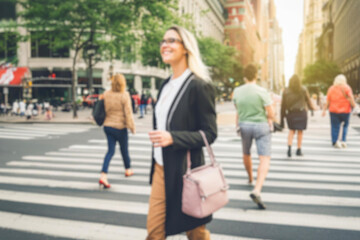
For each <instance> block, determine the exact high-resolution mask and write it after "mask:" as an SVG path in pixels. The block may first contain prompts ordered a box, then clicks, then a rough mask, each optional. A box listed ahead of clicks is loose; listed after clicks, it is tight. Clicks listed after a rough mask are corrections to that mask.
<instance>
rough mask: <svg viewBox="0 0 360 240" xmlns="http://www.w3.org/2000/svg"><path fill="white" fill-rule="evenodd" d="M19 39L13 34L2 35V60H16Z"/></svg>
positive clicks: (0, 35) (0, 44)
mask: <svg viewBox="0 0 360 240" xmlns="http://www.w3.org/2000/svg"><path fill="white" fill-rule="evenodd" d="M16 49H17V39H16V34H15V33H12V32H2V33H0V59H7V60H11V59H12V58H16V55H17V54H16Z"/></svg>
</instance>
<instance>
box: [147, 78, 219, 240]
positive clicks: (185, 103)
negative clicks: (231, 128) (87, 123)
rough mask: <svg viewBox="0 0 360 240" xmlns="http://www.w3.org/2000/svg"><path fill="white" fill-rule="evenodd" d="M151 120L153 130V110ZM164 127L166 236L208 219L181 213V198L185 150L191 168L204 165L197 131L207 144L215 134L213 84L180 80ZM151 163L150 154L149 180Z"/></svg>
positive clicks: (204, 222)
mask: <svg viewBox="0 0 360 240" xmlns="http://www.w3.org/2000/svg"><path fill="white" fill-rule="evenodd" d="M168 81H169V79H167V80H165V81H164V83H163V84H162V86H161V88H160V90H159V94H158V97H157V99H159V97H160V95H161V92H162V89H163V87H164V86H165V84H167V83H168ZM154 112H155V111H154ZM153 120H154V121H153V128H154V129H156V116H155V113H154V114H153ZM166 130H167V131H169V132H170V134H171V136H172V138H173V144H172V145H171V146H168V147H165V148H163V162H164V175H165V190H166V191H165V192H166V221H165V234H166V236H168V235H174V234H178V233H181V232H184V231H189V230H191V229H194V228H196V227H198V226H200V225H203V224H206V223H208V222H210V221H211V219H212V216H211V215H210V216H208V217H206V218H203V219H197V218H193V217H190V216H187V215H185V214H184V213H182V211H181V198H182V187H183V179H182V176H183V175H184V173H185V171H186V152H187V150H191V160H192V165H191V166H192V168H194V167H197V166H200V165H203V164H204V155H203V152H202V147H203V146H205V143H204V142H203V139H202V137H201V135H200V133H199V132H198V131H199V130H203V131H204V133H205V135H206V137H207V140H208V142H209V144H211V143H212V142H214V141H215V139H216V137H217V126H216V111H215V89H214V87H213V86H212V85H211V84H209V83H206V82H205V81H203V80H201V79H199V78H197V77H196V76H195V75H194V74H191V75H190V76H189V77H188V78H187V79H186V80H185V81H184V83H183V85H182V86H181V88H180V90H179V92H178V94H177V96H176V97H175V99H174V101H173V103H172V105H171V107H170V110H169V114H168V117H167V123H166ZM154 164H155V159H154V158H153V157H152V166H151V173H150V183H151V181H152V176H153V173H154Z"/></svg>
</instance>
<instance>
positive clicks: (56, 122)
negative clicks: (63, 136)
mask: <svg viewBox="0 0 360 240" xmlns="http://www.w3.org/2000/svg"><path fill="white" fill-rule="evenodd" d="M0 123H7V124H32V123H44V124H91V125H94V126H97V125H96V124H95V123H94V122H90V121H74V122H71V121H1V120H0Z"/></svg>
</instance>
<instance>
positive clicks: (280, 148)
mask: <svg viewBox="0 0 360 240" xmlns="http://www.w3.org/2000/svg"><path fill="white" fill-rule="evenodd" d="M212 147H213V148H214V149H216V148H221V149H224V148H231V149H233V150H237V149H238V150H240V149H241V144H239V145H238V146H233V145H229V144H221V145H219V144H216V143H215V144H213V145H212ZM131 148H133V149H134V150H140V151H143V150H145V151H146V150H147V151H150V150H151V146H150V145H149V146H147V147H133V146H130V149H131ZM271 148H272V149H273V150H284V149H286V148H285V147H283V146H276V145H275V146H274V145H272V147H271ZM70 149H98V150H105V149H107V146H105V145H104V146H99V145H80V144H79V145H72V146H70ZM306 149H307V150H316V151H326V152H329V153H331V152H334V153H335V152H340V151H341V152H348V153H350V152H351V153H353V152H356V153H359V154H360V149H355V148H345V149H335V148H332V147H330V146H329V147H310V146H307V147H306ZM253 150H255V149H254V148H253Z"/></svg>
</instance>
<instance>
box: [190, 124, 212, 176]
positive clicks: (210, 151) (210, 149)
mask: <svg viewBox="0 0 360 240" xmlns="http://www.w3.org/2000/svg"><path fill="white" fill-rule="evenodd" d="M199 133H200V134H201V137H202V138H203V140H204V143H205V146H206V150H207V152H208V154H209V157H210V160H211V165H215V163H216V160H215V155H214V152H213V150H212V148H211V146H210V145H209V143H208V141H207V139H206V136H205V133H204V132H203V131H202V130H200V131H199ZM186 158H187V170H186V174H190V173H191V155H190V150H188V151H187V155H186Z"/></svg>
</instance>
